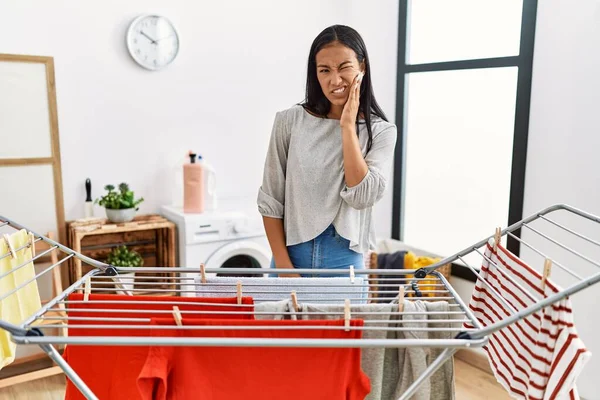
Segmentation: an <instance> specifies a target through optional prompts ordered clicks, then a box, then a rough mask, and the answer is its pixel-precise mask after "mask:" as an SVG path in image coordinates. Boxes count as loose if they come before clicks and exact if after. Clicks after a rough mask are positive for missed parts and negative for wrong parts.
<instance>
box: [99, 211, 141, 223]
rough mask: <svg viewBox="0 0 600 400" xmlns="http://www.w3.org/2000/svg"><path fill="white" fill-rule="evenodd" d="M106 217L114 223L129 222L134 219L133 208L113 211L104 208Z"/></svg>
mask: <svg viewBox="0 0 600 400" xmlns="http://www.w3.org/2000/svg"><path fill="white" fill-rule="evenodd" d="M105 210H106V217H107V218H108V219H109V220H110V221H111V222H115V223H120V222H129V221H131V220H132V219H133V218H134V217H135V208H124V209H120V210H113V209H110V208H106V209H105Z"/></svg>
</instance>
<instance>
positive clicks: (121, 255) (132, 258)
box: [106, 246, 144, 267]
mask: <svg viewBox="0 0 600 400" xmlns="http://www.w3.org/2000/svg"><path fill="white" fill-rule="evenodd" d="M106 263H107V264H110V265H113V266H115V267H141V266H143V265H144V259H143V258H142V256H141V255H140V254H139V253H138V252H137V251H134V250H129V249H128V248H127V246H119V247H115V248H114V249H113V251H111V252H110V254H109V255H108V257H107V258H106Z"/></svg>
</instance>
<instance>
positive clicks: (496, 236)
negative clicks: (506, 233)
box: [494, 228, 502, 253]
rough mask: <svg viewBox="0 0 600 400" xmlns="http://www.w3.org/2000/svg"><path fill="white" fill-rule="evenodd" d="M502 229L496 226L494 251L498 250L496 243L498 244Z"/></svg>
mask: <svg viewBox="0 0 600 400" xmlns="http://www.w3.org/2000/svg"><path fill="white" fill-rule="evenodd" d="M501 234H502V231H501V230H500V228H496V233H495V234H494V253H495V252H496V251H498V245H499V244H500V240H501V237H502V236H501Z"/></svg>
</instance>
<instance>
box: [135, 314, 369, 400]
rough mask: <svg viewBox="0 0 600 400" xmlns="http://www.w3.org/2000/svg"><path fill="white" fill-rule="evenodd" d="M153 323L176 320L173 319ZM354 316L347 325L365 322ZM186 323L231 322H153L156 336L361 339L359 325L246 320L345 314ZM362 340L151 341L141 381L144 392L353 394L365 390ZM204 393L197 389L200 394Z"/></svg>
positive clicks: (160, 396) (209, 397)
mask: <svg viewBox="0 0 600 400" xmlns="http://www.w3.org/2000/svg"><path fill="white" fill-rule="evenodd" d="M153 323H156V324H158V325H173V324H174V323H173V321H172V320H168V319H159V320H154V321H153ZM363 323H364V322H363V320H352V321H351V326H354V327H356V326H363ZM183 324H184V325H214V324H218V325H235V326H239V328H238V329H230V330H228V329H222V330H212V329H211V330H191V329H190V330H175V331H174V330H164V329H157V330H153V331H152V334H153V335H155V336H166V337H170V336H177V337H186V338H192V337H196V338H198V337H229V338H240V337H255V338H323V339H338V338H342V339H359V338H361V337H362V331H361V330H351V331H349V332H345V331H344V330H343V329H293V330H278V329H269V328H266V329H264V330H263V329H261V330H249V329H244V326H269V327H271V326H272V327H274V328H276V327H281V326H299V325H300V326H302V325H306V326H308V325H312V326H314V325H322V326H323V327H324V328H329V327H343V326H344V321H343V320H327V321H325V320H323V321H321V320H313V321H304V320H299V321H290V320H285V321H272V320H259V321H226V320H220V321H210V320H193V319H184V322H183ZM360 356H361V351H360V349H359V348H281V347H167V346H152V347H151V348H150V351H149V352H148V359H147V361H146V364H145V365H144V368H143V369H142V372H141V373H140V377H139V379H138V387H139V389H140V393H141V395H142V399H144V400H150V399H152V400H192V399H194V400H196V399H199V398H202V399H203V400H230V399H244V400H259V399H260V400H280V399H286V400H307V399H327V400H342V399H344V400H357V399H364V398H365V396H366V395H367V394H368V393H369V392H370V390H371V386H370V382H369V378H368V377H367V376H366V375H365V374H364V373H363V371H362V370H361V367H360ZM200 395H201V397H200Z"/></svg>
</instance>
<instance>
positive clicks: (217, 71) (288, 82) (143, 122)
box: [0, 0, 398, 234]
mask: <svg viewBox="0 0 600 400" xmlns="http://www.w3.org/2000/svg"><path fill="white" fill-rule="evenodd" d="M372 8H373V7H368V8H365V7H364V3H363V2H360V1H358V0H356V1H354V2H352V3H348V2H346V1H344V0H330V1H326V2H323V1H318V0H310V1H304V2H282V1H277V0H259V1H252V2H248V1H242V0H237V1H231V0H230V1H222V2H189V1H181V0H175V1H171V2H168V3H165V2H161V1H155V0H154V1H152V0H151V1H146V0H130V1H126V2H123V1H117V0H109V1H104V2H101V3H93V4H89V3H86V4H85V5H83V4H81V5H80V4H78V3H74V2H72V1H66V0H62V1H53V2H44V1H34V0H25V1H19V2H14V1H9V0H0V37H2V38H3V39H2V48H1V49H0V51H1V52H3V53H16V54H34V55H47V56H52V57H54V62H55V68H56V86H57V90H56V91H57V98H58V119H59V130H60V142H61V155H62V167H63V186H64V198H65V211H66V217H67V219H73V218H79V217H82V216H83V201H84V199H85V189H84V182H85V179H86V178H87V177H90V178H91V180H92V185H93V196H94V197H98V196H99V195H100V194H101V193H102V192H103V190H102V188H103V186H104V185H105V184H107V183H113V184H118V183H119V182H121V181H127V182H128V183H130V185H131V186H132V188H133V189H134V190H135V191H136V193H137V194H139V195H142V196H144V197H145V199H146V201H145V203H143V204H142V206H141V212H144V213H147V212H155V211H157V210H158V208H159V206H160V205H162V204H167V203H170V201H171V199H172V195H173V193H172V190H171V187H172V183H173V179H174V177H175V176H176V175H175V174H176V173H179V170H175V169H174V167H173V166H174V165H178V164H179V163H183V162H184V161H185V160H186V158H185V154H186V152H187V150H188V149H194V150H195V151H197V152H199V153H200V154H202V155H203V156H204V158H205V159H206V160H207V161H208V162H210V163H211V164H212V165H213V166H214V167H215V168H216V170H217V172H218V184H219V193H220V196H221V197H224V198H227V197H244V198H246V199H248V201H252V202H254V199H255V197H256V193H257V191H258V187H259V185H260V181H261V177H262V167H263V162H264V156H265V153H266V148H267V143H268V139H269V135H270V132H271V126H272V122H273V118H274V115H275V112H276V111H278V110H281V109H285V108H288V107H290V106H292V105H294V104H295V103H298V102H300V101H302V100H303V97H304V83H305V79H306V71H305V69H306V62H307V56H308V51H309V48H310V44H311V42H312V40H313V39H314V37H315V36H316V35H317V34H318V33H319V32H320V31H321V30H322V29H324V28H325V27H327V26H329V25H332V24H335V23H342V24H348V25H354V26H356V28H357V29H358V30H359V32H361V33H362V34H363V37H364V39H365V42H366V43H367V45H368V50H369V51H370V53H371V57H372V64H373V71H374V77H373V79H374V82H375V87H376V93H379V100H380V102H381V105H382V106H383V108H384V109H385V111H386V112H387V113H388V114H389V115H390V116H391V117H393V107H394V104H395V63H396V41H397V34H396V29H397V28H396V26H397V13H398V11H397V10H398V7H397V0H396V1H391V2H388V3H386V4H385V5H382V6H381V7H377V8H375V9H372ZM142 13H159V14H162V15H164V16H166V17H167V18H169V19H170V20H171V21H172V22H173V23H174V24H175V26H176V28H177V29H178V32H179V35H180V40H181V48H180V53H179V55H178V57H177V59H176V60H175V62H174V63H173V64H172V65H170V66H169V67H168V68H167V69H165V70H163V71H160V72H149V71H146V70H144V69H142V68H140V67H138V66H137V65H136V64H135V63H134V62H133V60H132V59H131V57H130V56H129V54H128V53H127V50H126V46H125V32H126V30H127V27H128V24H129V23H130V21H131V20H132V19H133V18H134V17H136V16H137V15H139V14H142ZM382 26H385V29H381V27H382ZM390 182H391V181H390ZM390 186H391V184H390ZM389 196H390V197H388V198H387V200H385V201H384V204H385V205H384V208H386V207H387V208H389V207H391V195H389ZM102 213H103V210H102V209H100V208H99V207H97V208H96V214H97V215H102ZM380 225H382V226H383V227H384V231H383V234H386V233H389V227H388V225H389V222H387V221H385V223H383V224H380Z"/></svg>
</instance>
